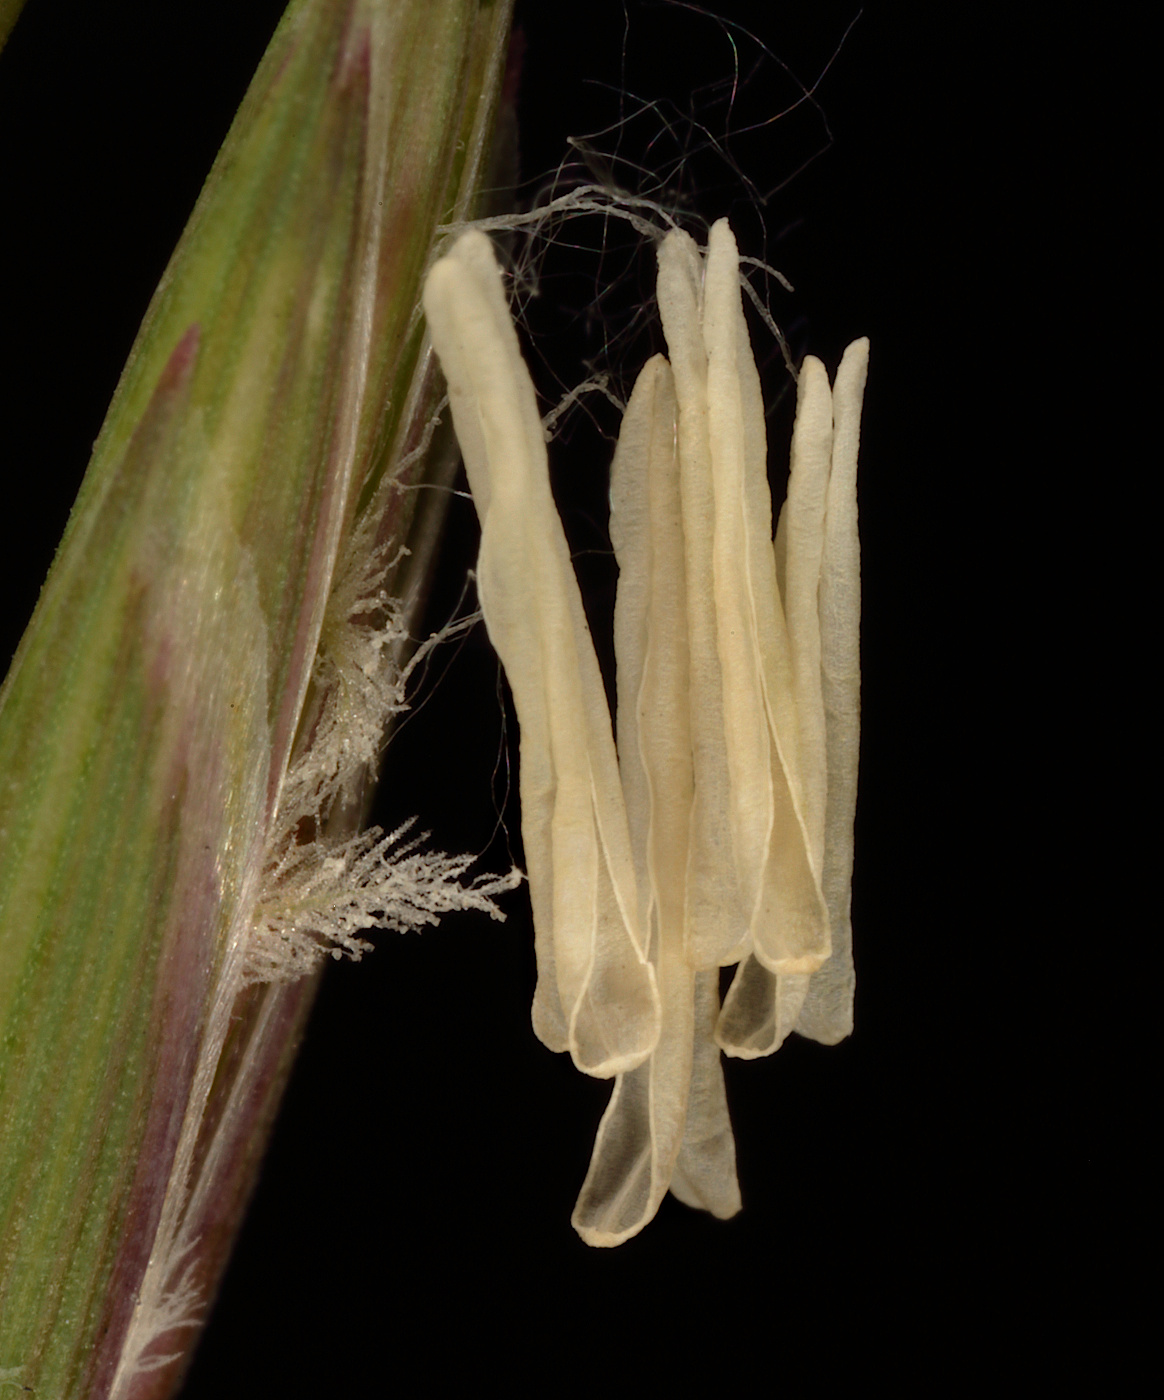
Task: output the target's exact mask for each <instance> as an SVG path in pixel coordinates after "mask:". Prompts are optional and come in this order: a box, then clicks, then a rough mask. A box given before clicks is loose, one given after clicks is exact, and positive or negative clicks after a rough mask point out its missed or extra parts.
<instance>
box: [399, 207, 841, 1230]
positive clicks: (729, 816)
mask: <svg viewBox="0 0 1164 1400" xmlns="http://www.w3.org/2000/svg"><path fill="white" fill-rule="evenodd" d="M658 302H659V311H660V315H661V317H662V322H663V330H664V333H665V336H666V340H667V348H668V355H669V358H664V357H663V356H655V357H654V358H653V359H651V360H650V361H648V363H647V364H646V366H645V367H644V368H643V370H642V373H641V375H640V377H639V380H638V383H637V384H636V386H635V389H634V392H633V394H632V395H631V399H630V402H629V403H628V405H627V409H626V414H625V417H624V420H623V425H622V431H621V434H620V437H619V444H618V449H617V451H616V454H615V460H614V465H613V468H612V473H611V523H610V533H611V540H612V542H613V544H614V549H615V555H616V558H617V561H618V566H619V588H618V596H617V602H616V607H615V656H616V664H617V697H618V714H617V732H618V751H617V757H616V755H615V746H614V741H613V737H612V732H611V722H610V716H609V713H608V710H607V706H606V700H605V695H604V691H603V686H602V680H601V676H600V674H599V670H598V665H597V661H596V659H595V656H594V650H593V646H592V644H591V640H590V635H589V632H588V630H587V626H586V620H585V615H584V613H583V610H582V603H581V598H580V596H579V593H578V587H577V583H576V581H575V578H574V574H573V570H572V568H571V565H570V560H569V553H568V550H567V546H566V541H565V536H564V534H563V532H562V527H561V523H560V521H559V519H558V516H557V512H556V510H555V508H554V505H553V499H552V496H551V493H550V487H549V477H548V468H547V461H546V450H545V442H544V434H543V432H542V427H541V422H540V420H539V417H538V413H537V406H536V400H535V397H534V392H533V387H532V384H531V382H530V378H529V374H528V371H527V369H526V367H525V364H524V362H523V360H522V358H521V353H520V350H519V348H518V342H517V336H516V333H515V331H514V328H513V325H512V322H511V320H510V318H509V314H508V311H507V308H506V303H505V297H504V291H503V287H502V282H501V276H500V272H499V271H498V268H497V265H496V261H495V259H494V256H493V253H492V249H491V246H490V244H489V243H488V241H487V240H486V239H485V238H484V236H483V235H481V234H479V233H469V234H466V235H464V236H463V237H462V238H461V239H460V240H459V241H458V242H457V243H456V244H455V245H454V247H453V249H452V252H451V253H450V254H449V256H448V257H446V258H444V259H442V260H441V261H440V262H438V263H437V264H436V266H435V267H434V268H433V271H432V273H431V275H430V277H429V281H428V285H427V288H426V291H425V311H426V314H427V316H428V320H429V327H430V332H431V335H432V339H433V344H434V345H435V347H436V350H437V353H438V354H439V356H440V358H441V363H442V366H443V368H444V370H445V374H446V378H447V379H448V382H449V399H450V403H451V406H452V412H453V420H454V424H455V427H456V430H457V436H458V439H459V441H460V444H461V448H462V452H463V455H464V457H465V464H466V469H467V471H468V475H469V482H470V486H471V489H472V491H473V496H474V500H475V502H476V505H477V511H478V514H479V516H480V520H481V529H482V539H481V554H480V561H479V566H478V588H479V592H480V597H481V606H482V611H483V613H484V616H485V621H486V625H487V627H488V629H489V634H490V637H491V638H492V640H493V642H494V645H495V646H496V648H497V651H498V654H499V655H500V657H501V660H502V663H503V664H504V666H505V670H506V674H507V676H508V678H509V681H510V685H511V687H512V690H513V695H514V703H515V706H516V709H517V714H518V720H519V723H520V725H521V799H522V832H523V837H524V840H525V848H526V858H527V863H528V866H529V880H530V891H531V897H532V902H533V913H534V928H535V940H536V948H537V957H538V986H537V992H536V995H535V1001H534V1026H535V1029H536V1030H537V1033H538V1035H539V1036H540V1037H541V1038H542V1039H543V1040H544V1041H545V1043H546V1044H547V1045H549V1046H550V1047H551V1048H553V1049H569V1050H570V1052H571V1054H572V1055H573V1058H574V1061H575V1063H576V1064H577V1065H578V1067H579V1068H580V1069H582V1070H584V1071H585V1072H586V1073H589V1074H593V1075H599V1076H603V1077H610V1076H613V1077H614V1079H615V1084H614V1090H613V1093H612V1095H611V1099H610V1103H609V1105H608V1107H607V1110H606V1113H605V1115H604V1117H603V1119H602V1122H601V1124H600V1126H599V1129H598V1136H597V1140H596V1143H595V1147H594V1153H593V1157H592V1160H591V1164H590V1170H589V1172H588V1174H587V1176H586V1180H585V1182H584V1184H583V1187H582V1191H581V1194H580V1196H579V1199H578V1203H577V1206H576V1208H575V1211H574V1216H573V1224H574V1227H575V1229H576V1230H577V1231H578V1232H579V1234H580V1235H581V1236H582V1238H583V1239H584V1240H586V1242H587V1243H589V1244H592V1245H599V1246H602V1245H615V1244H619V1243H621V1242H622V1241H623V1240H625V1239H628V1238H629V1237H630V1236H632V1235H634V1234H636V1233H638V1231H639V1230H641V1229H642V1228H643V1227H644V1225H646V1224H647V1223H648V1222H649V1221H650V1220H651V1219H652V1217H653V1216H654V1214H655V1212H656V1211H657V1210H658V1207H659V1203H660V1201H661V1200H662V1198H663V1196H664V1195H665V1194H666V1192H667V1190H668V1189H670V1190H671V1191H672V1192H673V1193H674V1194H675V1195H676V1196H677V1197H678V1198H679V1199H680V1200H681V1201H683V1202H685V1203H686V1204H688V1205H691V1206H696V1207H700V1208H702V1209H706V1210H709V1211H711V1212H712V1213H713V1214H715V1215H717V1216H720V1217H724V1218H726V1217H728V1216H731V1215H733V1214H734V1213H735V1212H736V1211H737V1210H738V1209H739V1206H740V1197H739V1188H738V1185H737V1183H736V1171H735V1145H734V1141H733V1137H732V1129H731V1123H730V1120H729V1117H728V1110H727V1101H726V1098H725V1094H724V1083H723V1071H722V1061H721V1056H720V1051H721V1049H722V1050H723V1051H725V1052H726V1053H728V1054H729V1055H734V1056H738V1057H741V1058H745V1059H748V1058H754V1057H756V1056H758V1055H765V1054H770V1053H771V1052H772V1051H773V1050H775V1049H777V1048H778V1047H779V1045H780V1044H781V1043H782V1042H783V1040H784V1038H785V1037H786V1036H787V1035H788V1033H789V1031H791V1030H794V1029H795V1030H797V1031H800V1032H801V1033H802V1034H805V1035H808V1036H810V1037H812V1038H813V1039H816V1040H819V1041H822V1042H824V1043H826V1044H832V1043H834V1042H836V1041H838V1040H840V1039H843V1038H844V1036H846V1035H848V1034H849V1032H850V1031H851V1029H852V1002H853V961H852V938H851V931H850V923H849V889H850V883H851V875H852V863H853V815H854V811H855V804H856V776H857V753H858V741H859V702H860V675H859V646H858V633H859V623H860V563H859V547H858V539H857V510H856V465H857V447H858V438H859V427H860V411H861V401H862V395H863V391H864V383H865V372H866V366H867V361H868V342H867V341H865V340H861V341H857V342H856V343H855V344H854V345H851V346H850V347H849V349H848V350H847V351H846V353H845V356H844V359H843V361H842V364H841V367H840V370H839V372H838V375H837V379H836V383H835V385H834V386H833V387H831V388H830V385H829V380H828V375H827V373H826V371H825V369H824V367H823V365H821V364H820V362H819V361H818V360H815V359H813V358H811V357H809V358H807V359H806V360H805V363H804V366H803V367H802V369H801V372H800V376H799V386H798V389H799V392H798V400H797V416H796V424H795V428H794V433H793V442H792V461H791V473H790V478H789V487H788V497H787V500H786V502H785V504H784V507H783V509H782V511H781V513H780V518H779V521H778V524H777V527H776V530H775V537H773V529H772V503H771V496H770V492H769V487H768V478H767V445H766V435H765V429H764V408H763V401H762V398H761V393H760V381H759V375H758V373H757V370H756V366H755V361H754V358H753V355H752V352H751V346H750V343H749V337H748V331H747V326H746V323H745V320H744V315H743V306H742V299H741V280H740V269H739V255H738V252H737V249H736V243H735V238H734V236H733V235H732V232H731V229H730V228H729V226H728V224H727V222H726V221H721V222H719V223H717V224H716V225H715V226H714V227H713V228H712V230H711V234H710V238H709V241H708V247H707V250H706V252H703V251H701V250H700V249H699V248H698V247H697V245H696V244H695V243H694V241H693V240H692V239H691V238H690V237H688V236H687V235H686V234H685V233H682V232H679V231H674V232H672V233H670V234H668V235H667V237H666V238H665V239H664V240H663V241H662V243H661V245H660V248H659V282H658ZM731 965H737V966H736V972H735V975H734V978H733V981H732V984H731V987H730V990H729V992H728V995H727V997H726V999H725V1002H724V1005H723V1007H722V1008H721V1007H720V1004H719V969H720V968H721V967H724V966H731Z"/></svg>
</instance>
